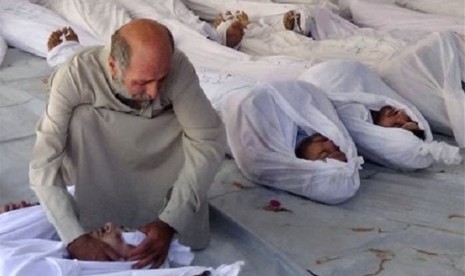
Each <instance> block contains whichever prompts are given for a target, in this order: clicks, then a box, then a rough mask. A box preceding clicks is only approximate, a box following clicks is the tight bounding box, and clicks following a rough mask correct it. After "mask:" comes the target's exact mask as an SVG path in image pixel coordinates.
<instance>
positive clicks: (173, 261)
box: [0, 206, 243, 276]
mask: <svg viewBox="0 0 465 276" xmlns="http://www.w3.org/2000/svg"><path fill="white" fill-rule="evenodd" d="M135 233H140V234H141V235H143V234H142V233H141V232H135ZM140 242H141V240H140V239H139V243H140ZM139 243H137V244H135V245H138V244H139ZM193 258H194V256H193V253H192V252H191V251H190V248H189V247H186V246H183V245H181V244H179V242H178V241H177V240H173V241H172V242H171V245H170V248H169V252H168V256H167V261H166V262H165V264H164V265H163V268H160V269H142V270H140V269H135V270H132V269H131V266H132V264H134V263H135V262H134V261H132V262H130V261H117V262H98V261H92V262H89V261H78V260H71V259H69V254H68V252H67V250H66V247H65V246H64V245H63V244H62V243H61V242H60V241H59V239H58V235H57V233H56V231H55V229H54V228H53V226H52V225H51V224H50V223H49V222H48V221H47V218H46V216H45V213H44V211H43V209H42V207H41V206H33V207H27V208H22V209H18V210H14V211H10V212H6V213H3V214H0V275H10V276H35V275H38V274H37V273H39V274H40V275H47V276H69V275H73V276H84V275H89V276H90V275H102V274H104V275H108V276H111V275H113V276H145V275H150V276H171V275H172V276H178V275H186V276H194V275H201V274H202V273H203V272H205V271H209V272H210V273H211V275H217V276H237V275H238V274H239V271H240V268H241V266H242V265H243V262H235V263H233V264H230V265H222V266H220V267H218V268H216V269H214V268H211V267H202V266H190V265H191V263H192V260H193ZM172 265H175V266H182V267H178V268H169V267H170V266H172ZM209 275H210V274H209Z"/></svg>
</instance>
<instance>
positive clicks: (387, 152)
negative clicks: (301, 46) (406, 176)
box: [300, 61, 462, 170]
mask: <svg viewBox="0 0 465 276" xmlns="http://www.w3.org/2000/svg"><path fill="white" fill-rule="evenodd" d="M300 79H302V80H305V81H308V82H310V83H312V84H315V85H316V86H318V87H320V88H321V89H323V90H324V91H326V92H327V93H328V96H329V98H330V99H331V101H332V102H333V104H334V105H335V107H336V110H337V112H338V115H339V117H340V118H341V120H342V121H343V122H344V125H345V126H346V128H347V130H348V131H349V133H350V134H351V136H352V138H353V139H354V142H355V143H356V144H357V149H358V151H359V152H360V153H361V154H362V155H363V156H364V157H367V158H368V159H371V160H373V161H375V162H377V163H380V164H382V165H385V166H388V167H393V168H396V169H400V170H414V169H422V168H426V167H429V166H430V165H431V164H432V163H433V162H434V161H437V162H443V163H445V164H448V165H450V164H458V163H460V162H461V160H462V159H461V157H460V154H459V148H458V147H453V146H449V145H447V144H445V143H444V142H440V143H438V142H435V141H433V137H432V134H431V130H430V128H429V125H428V123H427V121H426V119H425V118H424V117H423V116H422V115H421V113H420V112H419V111H418V110H417V109H416V108H415V107H413V106H412V105H411V104H410V103H408V102H407V101H406V100H403V99H401V98H400V96H398V95H396V96H394V95H395V94H396V92H394V91H393V90H392V89H391V88H389V87H388V86H387V85H386V84H385V83H383V82H382V81H381V79H380V78H379V77H378V76H377V75H376V74H375V73H374V72H372V71H370V70H369V69H368V68H367V67H365V66H363V65H362V64H360V63H356V62H349V61H329V62H325V63H321V64H318V65H316V66H314V67H313V68H310V69H309V70H307V71H306V72H305V73H304V74H303V75H302V76H301V77H300ZM385 105H390V106H393V107H396V108H399V109H403V110H405V111H406V113H407V115H408V116H409V117H410V118H411V119H412V120H413V121H415V122H417V123H418V124H419V126H420V128H421V129H423V130H424V131H425V136H426V139H425V140H424V141H423V140H421V139H419V138H418V137H416V136H414V135H413V133H411V132H410V131H407V130H404V129H400V128H386V127H381V126H377V125H374V124H373V122H372V118H371V115H370V111H369V110H370V109H371V110H379V109H380V108H381V107H383V106H385Z"/></svg>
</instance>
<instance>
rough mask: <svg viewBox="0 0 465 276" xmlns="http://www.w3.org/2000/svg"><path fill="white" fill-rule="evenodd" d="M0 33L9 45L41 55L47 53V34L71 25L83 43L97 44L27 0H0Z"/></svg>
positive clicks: (51, 13) (92, 39)
mask: <svg viewBox="0 0 465 276" xmlns="http://www.w3.org/2000/svg"><path fill="white" fill-rule="evenodd" d="M0 26H1V27H0V35H2V36H3V38H4V39H5V40H6V42H7V43H8V45H10V46H12V47H16V48H18V49H21V50H23V51H26V52H29V53H32V54H34V55H37V56H40V57H46V55H47V51H48V49H47V42H48V38H49V37H50V34H51V33H52V32H54V31H56V30H58V29H63V28H64V27H67V26H71V27H72V28H73V29H74V31H75V32H76V34H77V35H78V36H79V41H80V43H81V44H82V45H83V46H90V45H96V44H97V42H98V40H96V39H94V38H93V37H92V36H91V35H89V34H88V33H87V32H86V31H84V30H82V29H80V28H78V27H77V26H74V25H71V24H70V23H69V22H67V21H66V20H64V19H63V18H62V17H60V16H59V15H58V14H56V13H54V12H52V11H50V10H48V9H46V8H44V7H41V6H39V5H36V4H33V3H29V2H28V1H26V0H2V1H0Z"/></svg>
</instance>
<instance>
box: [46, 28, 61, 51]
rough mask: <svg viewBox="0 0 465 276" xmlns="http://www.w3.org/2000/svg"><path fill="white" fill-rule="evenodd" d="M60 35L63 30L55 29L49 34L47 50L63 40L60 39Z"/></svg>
mask: <svg viewBox="0 0 465 276" xmlns="http://www.w3.org/2000/svg"><path fill="white" fill-rule="evenodd" d="M62 35H63V32H62V31H61V30H56V31H54V32H53V33H52V34H51V35H50V37H49V38H48V42H47V47H48V50H49V51H50V50H52V49H53V48H55V47H56V46H58V45H59V44H60V43H62V42H63V40H62V39H61V36H62Z"/></svg>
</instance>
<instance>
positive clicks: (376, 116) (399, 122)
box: [371, 105, 425, 140]
mask: <svg viewBox="0 0 465 276" xmlns="http://www.w3.org/2000/svg"><path fill="white" fill-rule="evenodd" d="M371 114H372V117H373V123H374V124H375V125H379V126H383V127H397V128H403V129H405V130H409V131H411V132H412V133H413V134H414V135H415V136H417V137H418V138H420V139H423V140H424V139H425V132H424V131H423V130H421V129H420V127H419V126H418V123H416V122H414V121H412V119H411V118H410V117H409V116H408V115H407V113H406V112H405V110H402V109H398V108H395V107H393V106H390V105H386V106H383V107H382V108H381V109H380V110H379V111H371Z"/></svg>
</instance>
